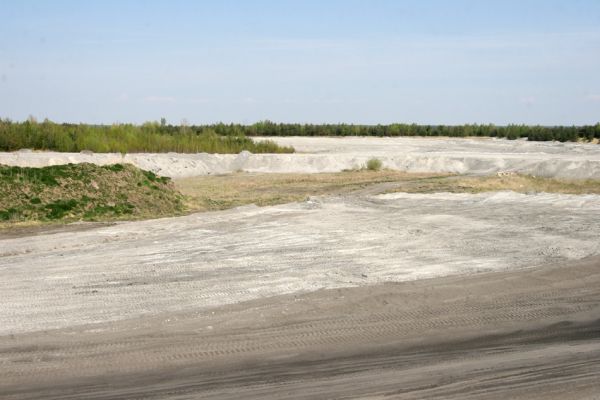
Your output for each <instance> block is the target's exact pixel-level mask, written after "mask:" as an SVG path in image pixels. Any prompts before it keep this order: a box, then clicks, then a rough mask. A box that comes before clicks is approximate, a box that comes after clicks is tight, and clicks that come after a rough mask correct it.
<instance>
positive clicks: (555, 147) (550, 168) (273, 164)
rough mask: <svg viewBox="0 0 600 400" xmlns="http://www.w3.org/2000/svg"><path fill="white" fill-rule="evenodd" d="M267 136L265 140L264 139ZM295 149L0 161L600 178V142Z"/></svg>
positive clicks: (28, 156) (301, 144)
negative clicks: (376, 168)
mask: <svg viewBox="0 0 600 400" xmlns="http://www.w3.org/2000/svg"><path fill="white" fill-rule="evenodd" d="M262 139H265V138H257V139H256V140H262ZM269 139H270V140H275V141H276V142H277V143H279V144H282V145H290V146H294V148H295V149H296V150H297V153H295V154H250V153H248V152H242V153H240V154H206V153H199V154H178V153H159V154H150V153H132V154H125V155H121V154H118V153H109V154H82V153H57V152H38V151H17V152H12V153H0V164H7V165H16V166H23V167H25V166H28V167H41V166H47V165H58V164H66V163H82V162H90V163H95V164H99V165H105V164H113V163H131V164H134V165H136V166H138V167H139V168H142V169H146V170H151V171H153V172H155V173H157V174H160V175H163V176H169V177H172V178H183V177H189V176H196V175H208V174H226V173H231V172H235V171H247V172H267V173H318V172H338V171H342V170H344V169H352V168H360V167H362V166H363V165H364V164H365V163H366V162H367V161H368V160H369V159H370V158H373V157H376V158H378V159H380V160H381V161H382V162H383V166H384V167H385V168H390V169H394V170H401V171H408V172H450V173H471V174H490V173H495V172H500V171H511V172H518V173H524V174H529V175H536V176H543V177H560V178H572V179H600V145H596V144H580V143H557V142H528V141H524V140H518V141H509V140H504V139H448V138H406V137H401V138H364V137H360V138H321V137H281V138H269Z"/></svg>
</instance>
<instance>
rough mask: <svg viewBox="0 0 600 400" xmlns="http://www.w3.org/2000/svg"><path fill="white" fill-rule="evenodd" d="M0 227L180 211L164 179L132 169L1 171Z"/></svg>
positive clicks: (71, 167)
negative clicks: (19, 223) (15, 223)
mask: <svg viewBox="0 0 600 400" xmlns="http://www.w3.org/2000/svg"><path fill="white" fill-rule="evenodd" d="M0 194H1V196H0V223H3V224H10V223H14V222H23V221H56V220H61V221H62V220H64V221H73V220H87V221H96V220H106V219H121V218H127V219H132V218H140V217H149V216H162V215H173V214H176V213H177V212H179V211H181V210H182V201H181V195H180V194H179V193H178V192H177V191H176V190H175V189H174V187H173V185H172V183H171V182H170V179H169V178H164V177H159V176H157V175H155V174H154V173H153V172H149V171H143V170H140V169H138V168H136V167H134V166H133V165H123V164H113V165H107V166H97V165H94V164H89V163H84V164H77V165H74V164H67V165H56V166H51V167H44V168H22V167H8V166H0Z"/></svg>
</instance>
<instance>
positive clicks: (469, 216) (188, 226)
mask: <svg viewBox="0 0 600 400" xmlns="http://www.w3.org/2000/svg"><path fill="white" fill-rule="evenodd" d="M599 221H600V196H598V195H587V196H576V195H552V194H537V195H524V194H517V193H514V192H499V193H493V192H492V193H483V194H478V195H470V194H450V193H446V194H444V193H442V194H406V193H395V194H387V195H377V196H369V195H366V196H361V195H348V196H345V197H331V198H321V199H319V198H314V199H312V200H309V201H306V202H302V203H291V204H286V205H280V206H273V207H264V208H258V207H253V206H250V207H245V208H240V209H232V210H228V211H222V212H213V213H200V214H194V215H189V216H184V217H178V218H164V219H159V220H150V221H140V222H128V223H117V224H115V225H112V226H107V227H100V228H97V229H89V230H81V229H77V231H75V232H56V233H49V234H41V235H37V236H32V237H27V238H23V237H17V238H10V237H8V238H4V239H1V240H0V293H2V302H0V334H5V335H7V334H16V333H23V332H29V331H36V330H46V329H56V328H64V327H68V326H72V325H77V324H86V323H98V322H106V321H110V320H117V319H126V318H133V317H138V316H142V315H147V314H154V313H162V312H179V311H181V310H187V309H190V310H191V309H203V308H207V307H214V306H219V305H223V304H228V303H235V302H239V301H246V300H251V299H255V298H262V297H268V296H275V295H280V294H286V293H292V292H308V291H314V290H317V289H321V288H338V287H348V286H359V285H365V284H376V283H381V282H387V281H396V282H398V281H407V280H415V279H421V278H430V277H436V276H443V275H448V274H468V273H472V272H481V271H494V270H504V269H515V268H522V267H530V266H535V265H544V264H547V263H550V262H557V261H566V260H576V259H580V258H583V257H586V256H590V255H596V254H600V241H599V240H598V237H600V223H599Z"/></svg>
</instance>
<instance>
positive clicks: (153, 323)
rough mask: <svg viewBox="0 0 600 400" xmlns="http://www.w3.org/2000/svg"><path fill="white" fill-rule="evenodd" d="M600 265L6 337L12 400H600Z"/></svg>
mask: <svg viewBox="0 0 600 400" xmlns="http://www.w3.org/2000/svg"><path fill="white" fill-rule="evenodd" d="M599 315H600V258H590V259H586V260H582V261H579V262H576V263H567V264H557V265H554V266H550V265H546V266H544V267H541V268H527V269H520V270H511V271H504V272H491V273H483V274H475V275H470V276H454V277H444V278H434V279H431V280H427V279H426V280H419V281H414V282H405V283H397V284H379V285H369V286H363V287H360V288H344V289H329V290H320V291H316V292H313V293H310V294H294V295H283V296H277V297H271V298H267V299H258V300H254V301H249V302H244V303H239V304H236V305H231V306H221V307H215V308H212V309H209V310H205V311H199V312H191V313H190V312H179V313H168V314H157V315H154V316H145V317H143V318H135V319H130V320H124V321H120V322H104V323H100V324H95V325H91V326H77V327H72V328H66V329H60V330H52V331H44V332H32V333H28V334H17V335H12V336H2V337H0V393H2V398H3V399H7V400H8V399H82V398H86V399H173V400H174V399H197V398H211V399H239V398H244V399H282V398H289V399H332V398H344V399H349V398H362V399H383V398H386V399H387V398H394V399H397V398H401V399H424V398H428V399H501V400H504V399H507V398H510V399H519V398H523V399H561V400H563V399H589V400H592V399H598V394H599V393H600V320H599V319H598V316H599Z"/></svg>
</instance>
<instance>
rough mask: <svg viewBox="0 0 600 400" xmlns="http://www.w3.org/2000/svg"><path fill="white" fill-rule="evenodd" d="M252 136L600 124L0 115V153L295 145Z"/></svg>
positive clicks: (507, 130) (539, 130)
mask: <svg viewBox="0 0 600 400" xmlns="http://www.w3.org/2000/svg"><path fill="white" fill-rule="evenodd" d="M252 136H449V137H473V136H480V137H482V136H483V137H498V138H507V139H519V138H527V139H528V140H538V141H547V140H557V141H561V142H567V141H579V140H585V141H592V140H594V139H600V123H598V124H596V125H583V126H541V125H535V126H531V125H506V126H497V125H492V124H487V125H484V124H481V125H479V124H467V125H417V124H389V125H354V124H288V123H274V122H271V121H261V122H258V123H255V124H252V125H242V124H223V123H219V124H211V125H187V124H181V125H171V124H167V123H166V121H165V120H164V119H162V120H161V121H160V122H146V123H144V124H141V125H134V124H112V125H92V124H82V123H81V124H69V123H63V124H58V123H54V122H51V121H48V120H44V121H43V122H37V121H36V120H35V119H33V118H29V119H28V120H26V121H23V122H13V121H10V120H8V119H0V151H14V150H19V149H26V148H29V149H40V150H55V151H62V152H78V151H82V150H90V151H94V152H98V153H105V152H121V153H134V152H152V153H160V152H169V151H173V152H179V153H199V152H207V153H239V152H240V151H242V150H247V151H250V152H252V153H290V152H293V151H294V149H293V148H290V147H282V146H278V145H277V144H275V143H274V142H273V141H268V140H267V141H261V142H254V141H253V140H252V139H251V138H250V137H252Z"/></svg>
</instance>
